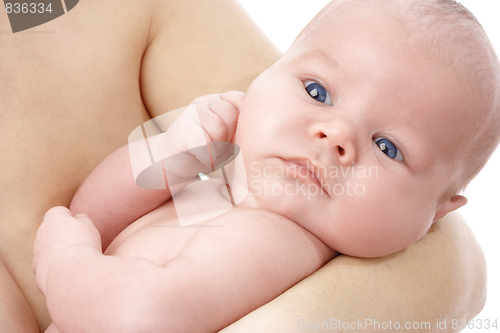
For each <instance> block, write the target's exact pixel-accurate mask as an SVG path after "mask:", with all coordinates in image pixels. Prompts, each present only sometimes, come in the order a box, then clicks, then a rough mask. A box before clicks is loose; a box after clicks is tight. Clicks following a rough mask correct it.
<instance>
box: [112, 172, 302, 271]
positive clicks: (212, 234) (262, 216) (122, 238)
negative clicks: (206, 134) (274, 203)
mask: <svg viewBox="0 0 500 333" xmlns="http://www.w3.org/2000/svg"><path fill="white" fill-rule="evenodd" d="M199 183H200V184H198V185H199V186H197V187H196V188H195V189H196V192H197V193H198V194H199V193H202V192H205V193H208V194H209V195H208V197H210V198H212V200H211V201H210V202H209V204H207V202H206V200H207V199H206V197H207V196H203V195H198V194H193V195H190V196H187V197H188V199H189V200H185V201H184V203H183V204H184V209H183V210H180V209H179V200H177V201H175V200H176V199H178V197H175V198H174V199H173V200H169V201H168V202H166V203H165V204H164V205H162V206H160V207H158V208H157V209H155V210H153V211H152V212H150V213H148V214H146V215H144V216H143V217H141V218H140V219H138V220H137V221H135V222H133V223H132V224H131V225H129V226H128V227H127V228H126V229H125V230H124V231H123V232H122V233H120V234H119V235H118V236H117V237H116V238H115V239H114V240H113V242H112V243H111V244H110V246H109V247H108V248H107V250H106V252H105V254H108V255H115V256H132V257H139V258H144V259H148V260H150V261H152V262H154V263H156V264H158V265H160V266H162V265H164V264H165V263H167V262H169V261H170V260H172V259H174V258H176V257H178V256H183V257H185V256H188V255H190V256H192V255H196V253H197V252H200V251H201V252H203V251H206V250H213V249H215V248H217V247H219V246H221V245H223V246H225V247H226V246H230V247H231V243H235V244H234V245H235V246H236V245H237V244H236V243H237V242H240V241H241V237H258V235H253V234H255V233H257V232H258V230H259V228H255V227H254V226H255V223H254V222H255V221H259V223H265V221H266V220H269V219H272V220H275V219H276V218H278V219H280V220H282V221H281V223H282V224H283V223H284V224H293V225H294V223H293V222H292V221H290V220H288V219H286V218H284V217H277V216H276V214H272V213H269V212H265V211H260V210H256V209H248V208H229V209H227V208H226V209H221V207H225V206H224V205H225V203H226V202H227V201H226V199H224V198H223V197H222V196H220V193H219V187H220V184H219V185H218V183H217V182H216V181H213V182H211V181H203V182H199ZM192 189H193V187H192V188H191V190H192ZM189 190H190V189H189V188H188V189H187V192H186V193H189V192H188V191H189ZM186 207H187V208H189V207H192V209H191V210H189V209H188V210H186ZM229 207H231V206H229ZM186 211H191V212H193V215H194V216H196V217H197V220H198V222H196V223H193V221H192V220H191V221H190V223H191V224H189V225H184V226H181V222H182V220H184V221H186V216H185V215H184V216H183V214H186ZM200 212H205V213H206V214H200ZM179 216H181V218H180V219H179ZM180 220H181V221H180ZM272 226H275V227H278V228H280V227H281V224H276V223H275V222H274V223H273V222H271V223H270V225H269V227H272Z"/></svg>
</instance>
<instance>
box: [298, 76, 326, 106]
mask: <svg viewBox="0 0 500 333" xmlns="http://www.w3.org/2000/svg"><path fill="white" fill-rule="evenodd" d="M304 88H305V89H306V92H307V94H308V95H309V96H311V98H312V99H315V100H317V101H318V102H320V103H323V104H326V105H329V106H332V105H333V104H332V97H331V95H330V93H329V92H328V91H327V90H326V89H325V88H324V87H323V86H322V85H321V84H319V83H318V82H316V81H313V80H306V81H304ZM308 88H309V89H308ZM318 89H321V90H323V91H318ZM313 94H314V95H313ZM323 95H324V96H323Z"/></svg>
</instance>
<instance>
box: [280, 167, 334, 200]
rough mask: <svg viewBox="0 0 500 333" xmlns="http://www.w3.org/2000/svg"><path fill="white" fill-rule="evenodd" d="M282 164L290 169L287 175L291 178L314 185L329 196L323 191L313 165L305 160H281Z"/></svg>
mask: <svg viewBox="0 0 500 333" xmlns="http://www.w3.org/2000/svg"><path fill="white" fill-rule="evenodd" d="M281 160H282V161H283V163H284V164H285V165H286V166H287V167H288V168H289V169H290V171H289V172H288V175H291V176H292V177H295V178H300V179H302V180H304V181H306V182H308V183H310V184H315V185H317V186H319V188H321V189H322V190H323V191H325V193H326V194H328V196H329V195H330V194H329V193H328V192H326V190H325V189H324V187H323V185H322V181H320V179H321V178H320V177H319V175H318V174H317V169H318V168H316V167H314V165H313V164H312V163H311V162H310V161H309V160H307V159H299V160H297V159H293V160H287V159H283V158H281Z"/></svg>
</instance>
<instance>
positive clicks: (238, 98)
mask: <svg viewBox="0 0 500 333" xmlns="http://www.w3.org/2000/svg"><path fill="white" fill-rule="evenodd" d="M220 98H221V99H222V100H223V101H225V102H229V103H231V104H232V105H233V106H234V107H235V108H236V110H238V112H239V110H240V108H241V104H242V103H243V99H244V98H245V94H244V93H242V92H240V91H228V92H226V93H223V94H220Z"/></svg>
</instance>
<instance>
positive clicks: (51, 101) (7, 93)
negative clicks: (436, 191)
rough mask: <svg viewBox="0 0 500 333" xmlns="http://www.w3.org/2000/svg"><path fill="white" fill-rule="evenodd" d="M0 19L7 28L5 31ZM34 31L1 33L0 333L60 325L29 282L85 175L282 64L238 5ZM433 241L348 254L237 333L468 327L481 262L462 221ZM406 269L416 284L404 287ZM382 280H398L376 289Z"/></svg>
mask: <svg viewBox="0 0 500 333" xmlns="http://www.w3.org/2000/svg"><path fill="white" fill-rule="evenodd" d="M0 8H1V13H0V31H9V30H10V27H9V24H8V20H7V15H6V14H5V12H4V9H3V8H4V7H3V6H0ZM199 27H202V28H201V29H200V28H199ZM47 31H55V32H51V33H50V32H49V33H47ZM29 32H31V33H18V34H9V33H2V34H0V44H1V47H0V72H1V73H2V75H1V77H0V100H1V101H2V103H1V106H0V147H2V158H1V159H0V169H1V170H2V176H1V178H0V255H1V264H2V265H0V295H1V297H0V332H14V331H22V332H38V331H43V330H44V329H45V328H46V327H47V326H48V325H49V324H50V321H51V320H50V317H49V315H48V312H47V309H46V306H45V299H44V297H43V296H42V294H41V293H40V292H39V291H38V289H37V287H36V285H35V279H34V276H33V273H32V271H31V261H32V256H33V250H32V247H33V242H34V239H35V234H36V230H37V229H38V226H39V224H40V223H41V221H42V218H43V214H44V213H45V212H46V211H47V210H48V209H49V208H50V207H53V206H58V205H62V206H68V205H69V203H70V201H71V199H72V197H73V195H74V193H75V192H76V190H77V189H78V187H79V186H80V185H81V183H82V182H83V180H84V179H85V178H86V177H87V176H88V174H89V173H90V172H91V171H92V170H93V169H94V168H95V167H96V166H97V164H98V163H99V162H100V161H102V160H103V159H104V158H105V157H106V156H107V155H109V154H110V153H111V152H112V151H114V150H116V149H117V148H118V147H120V146H123V145H124V144H126V143H127V136H128V134H129V133H130V132H131V131H132V130H133V129H134V128H136V127H137V126H139V125H140V124H141V123H142V122H144V121H146V120H148V119H150V118H151V117H155V116H157V115H159V114H161V113H164V112H166V111H168V110H173V109H176V108H178V107H181V106H184V105H187V104H188V103H189V102H190V101H191V100H193V99H194V98H195V97H197V96H201V95H206V94H209V93H215V92H221V91H229V90H239V91H246V89H247V88H248V86H249V84H250V83H251V81H252V80H253V79H254V78H255V77H256V76H257V75H258V74H260V72H262V71H263V70H264V69H265V68H267V67H269V66H270V65H271V64H272V63H273V62H274V61H275V60H276V59H277V58H278V57H279V55H280V53H279V51H278V50H277V49H276V48H275V47H274V46H273V45H272V44H271V43H270V42H269V40H268V39H267V38H266V37H265V36H264V35H263V34H262V33H261V32H260V31H259V30H258V28H257V27H256V26H255V25H254V23H253V22H252V21H251V20H250V19H249V18H248V16H247V14H245V13H244V11H243V10H242V9H241V8H240V7H239V5H238V4H237V3H236V2H235V1H230V0H224V1H222V0H221V1H213V2H212V1H211V2H204V1H194V0H193V1H189V0H186V1H182V4H181V3H180V2H169V1H148V2H141V3H140V5H139V2H133V1H123V0H122V1H107V2H100V1H91V0H88V1H81V2H80V3H79V4H78V6H77V7H75V9H73V10H72V11H71V12H69V13H68V14H66V15H64V16H62V17H60V18H58V19H56V20H54V21H51V22H49V23H46V24H44V25H42V26H39V27H36V28H33V29H31V30H30V31H29ZM37 32H38V33H37ZM234 36H238V38H234ZM228 41H231V42H228ZM186 59H189V62H188V61H186ZM193 68H194V69H195V70H193ZM432 230H433V233H432V234H431V235H428V236H427V237H426V238H424V239H423V240H422V241H420V242H418V243H417V244H415V245H414V246H412V247H410V248H409V249H408V250H406V251H403V252H400V253H398V254H396V255H395V257H394V256H393V257H391V258H395V259H397V260H396V262H397V265H394V264H392V263H393V262H394V261H390V260H388V259H378V260H377V261H380V264H379V265H374V263H375V262H377V261H368V260H358V259H353V258H347V257H343V256H340V257H339V258H338V259H335V260H334V261H333V262H331V263H330V264H328V265H327V266H325V267H324V268H323V269H321V270H320V271H319V272H318V273H315V274H313V275H312V276H311V277H310V278H308V279H307V280H305V281H303V282H302V283H300V284H299V285H297V286H295V287H294V288H292V289H290V290H289V291H288V292H287V293H285V294H284V295H283V296H281V297H279V298H278V299H276V300H275V301H273V302H271V303H269V304H268V305H266V306H264V307H263V308H261V309H259V310H257V311H256V312H253V313H251V314H250V315H248V316H247V317H245V318H243V319H242V320H241V321H240V322H237V323H236V324H235V325H238V326H234V328H232V327H229V328H228V330H230V329H233V330H235V332H243V331H244V329H248V330H249V331H250V329H252V328H255V327H259V330H260V331H261V332H278V330H277V329H275V327H274V326H279V327H280V329H281V330H282V331H283V332H291V330H287V329H286V325H288V324H290V323H291V325H293V327H294V328H297V325H296V318H299V317H301V316H305V314H307V313H312V314H315V315H316V316H318V318H320V317H321V318H328V319H329V318H333V317H335V318H339V319H342V318H346V319H348V318H351V317H358V316H360V317H362V316H361V315H360V314H361V313H363V314H364V313H369V314H370V315H372V316H373V317H374V318H381V320H382V319H383V318H392V320H395V318H396V317H397V316H398V314H394V312H393V311H392V309H393V308H394V307H395V306H397V307H398V309H400V310H401V314H402V313H409V314H411V315H412V316H414V318H429V320H433V321H435V318H471V317H473V316H475V315H476V314H477V313H478V312H479V311H480V309H481V308H482V306H483V305H484V298H485V290H486V287H485V264H484V259H483V256H482V252H481V250H480V248H479V247H478V246H477V243H476V242H475V239H474V236H473V235H472V233H471V232H470V230H469V229H468V227H467V225H466V224H465V222H464V221H463V220H461V219H460V218H459V216H457V215H453V216H452V217H451V218H449V219H446V220H445V221H441V222H438V223H437V224H436V225H435V226H434V227H433V229H432ZM431 236H432V237H431ZM452 236H455V237H452ZM456 253H459V254H461V255H458V256H456ZM430 254H432V255H430ZM456 257H459V258H460V261H457V260H456V259H455V258H456ZM393 260H394V259H393ZM336 263H338V264H336ZM423 263H425V266H424V265H423ZM436 267H442V269H440V270H437V269H436ZM409 272H410V274H411V277H412V279H411V281H412V282H411V283H407V284H401V287H400V288H396V289H394V281H399V280H401V281H405V277H406V276H408V274H409ZM375 273H378V274H382V276H383V274H387V275H390V276H391V279H382V278H381V279H379V280H377V281H376V283H375V282H374V280H373V278H372V277H373V274H375ZM325 275H328V279H330V276H331V279H333V280H335V284H334V285H335V286H336V288H335V291H333V290H331V289H328V286H330V284H329V283H328V281H327V280H326V279H325V278H324V276H325ZM318 281H321V284H319V283H318ZM353 281H355V282H356V283H352V282H353ZM445 281H446V282H445ZM320 285H321V286H323V287H324V288H320V287H319V286H320ZM340 286H343V287H340ZM448 288H449V289H448ZM323 290H328V292H327V293H325V292H322V291H323ZM402 290H405V292H406V293H408V295H409V296H408V297H401V295H402ZM369 293H383V295H384V298H383V299H382V298H378V299H377V298H376V297H371V298H367V297H365V296H364V295H367V294H369ZM353 298H354V299H358V300H359V301H357V302H351V301H350V300H352V299H353ZM292 299H293V301H291V300H292ZM361 301H362V302H361ZM429 302H432V304H433V306H434V307H429V306H427V305H428V304H429ZM381 304H383V305H385V306H381ZM450 304H455V306H453V307H451V306H450ZM359 307H362V308H359ZM402 309H409V310H408V311H407V312H403V310H402ZM271 318H273V319H272V320H271ZM405 318H406V317H405ZM280 322H281V323H282V324H281V325H280ZM273 325H274V326H273Z"/></svg>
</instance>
